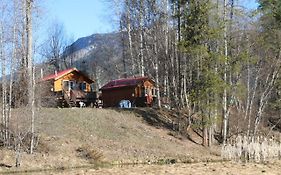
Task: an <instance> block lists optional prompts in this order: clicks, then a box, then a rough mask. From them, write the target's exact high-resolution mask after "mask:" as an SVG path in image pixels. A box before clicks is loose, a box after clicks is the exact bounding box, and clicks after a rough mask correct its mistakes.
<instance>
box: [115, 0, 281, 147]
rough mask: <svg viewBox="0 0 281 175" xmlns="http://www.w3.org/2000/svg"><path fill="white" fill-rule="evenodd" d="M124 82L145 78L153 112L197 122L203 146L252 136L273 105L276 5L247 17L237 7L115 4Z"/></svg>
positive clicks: (213, 1)
mask: <svg viewBox="0 0 281 175" xmlns="http://www.w3.org/2000/svg"><path fill="white" fill-rule="evenodd" d="M114 3H115V4H114V6H116V7H118V8H117V13H116V14H118V15H119V17H120V21H119V26H120V32H121V33H122V36H121V37H122V40H121V41H122V46H123V61H122V62H123V67H124V71H123V72H124V75H125V76H133V75H141V76H144V75H147V76H151V77H153V78H154V80H155V83H156V86H157V96H158V98H157V106H158V107H161V106H166V107H167V106H168V107H170V108H173V109H176V110H179V111H180V110H182V109H187V110H188V121H189V122H191V121H192V120H193V118H197V119H200V120H201V129H202V131H203V144H204V145H212V142H213V140H214V137H215V136H216V135H219V137H220V140H221V141H222V143H226V142H227V139H228V137H230V135H231V134H230V133H240V132H243V133H245V134H246V135H248V136H249V135H256V134H257V132H258V131H259V128H260V126H261V123H262V122H263V121H266V119H267V116H268V115H269V111H274V112H275V113H274V112H272V114H271V115H278V110H279V108H280V107H279V103H280V102H279V101H280V100H279V98H280V91H279V87H280V78H279V72H280V53H281V50H280V46H281V45H280V22H281V21H280V19H281V18H280V14H281V13H280V10H281V3H280V2H279V1H278V0H271V1H265V0H259V1H258V3H259V7H258V8H257V9H255V10H254V11H250V10H249V9H247V8H243V7H241V6H240V5H239V2H238V1H236V0H122V1H114Z"/></svg>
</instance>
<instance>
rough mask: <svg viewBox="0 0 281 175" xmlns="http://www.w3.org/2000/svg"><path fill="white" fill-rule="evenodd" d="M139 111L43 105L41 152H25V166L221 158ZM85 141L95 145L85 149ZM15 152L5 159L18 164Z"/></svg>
mask: <svg viewBox="0 0 281 175" xmlns="http://www.w3.org/2000/svg"><path fill="white" fill-rule="evenodd" d="M15 112H16V113H20V110H19V109H18V110H17V111H15ZM148 115H149V114H148ZM138 116H139V115H136V113H135V112H134V111H122V110H121V111H116V110H112V109H91V108H84V109H80V108H75V109H70V108H67V109H55V108H42V109H39V110H38V111H36V132H37V133H39V134H40V137H39V145H38V148H37V152H36V153H35V154H34V155H28V154H26V153H23V154H22V164H21V166H22V168H27V169H30V168H40V167H69V166H81V165H85V164H89V163H91V162H94V161H99V160H102V161H106V162H114V163H115V162H148V161H149V162H157V160H160V159H167V158H179V159H184V158H185V157H192V159H196V160H200V159H206V158H210V159H220V157H219V156H215V155H214V154H212V153H211V151H210V150H209V149H206V148H204V147H202V146H201V145H198V144H195V143H193V142H191V141H189V140H187V139H185V138H183V139H178V138H175V137H174V136H171V135H169V134H168V133H169V132H170V130H168V129H165V128H162V127H160V128H156V127H154V126H152V125H149V124H148V123H147V121H146V120H144V119H143V118H142V117H138ZM85 145H90V146H89V147H88V148H84V146H85ZM77 148H83V149H82V150H83V151H81V152H83V154H82V155H83V156H77V155H80V154H79V153H77ZM218 152H219V150H218ZM101 153H102V154H101ZM9 155H10V156H6V158H4V160H3V162H4V163H8V164H14V153H13V151H10V152H9ZM0 173H1V169H0Z"/></svg>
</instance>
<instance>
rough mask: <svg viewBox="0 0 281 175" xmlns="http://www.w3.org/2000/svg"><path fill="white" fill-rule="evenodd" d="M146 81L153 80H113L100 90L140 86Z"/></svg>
mask: <svg viewBox="0 0 281 175" xmlns="http://www.w3.org/2000/svg"><path fill="white" fill-rule="evenodd" d="M146 80H151V79H150V78H149V77H132V78H122V79H117V80H111V81H110V82H108V83H107V84H105V85H104V86H103V87H101V88H100V90H107V89H114V88H121V87H129V86H137V85H138V84H140V83H142V82H144V81H146ZM151 81H152V80H151Z"/></svg>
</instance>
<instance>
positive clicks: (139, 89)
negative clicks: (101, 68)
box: [100, 77, 156, 107]
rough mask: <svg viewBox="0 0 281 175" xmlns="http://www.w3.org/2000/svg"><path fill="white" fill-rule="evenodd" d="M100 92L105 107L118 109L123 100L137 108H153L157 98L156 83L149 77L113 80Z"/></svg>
mask: <svg viewBox="0 0 281 175" xmlns="http://www.w3.org/2000/svg"><path fill="white" fill-rule="evenodd" d="M100 90H101V91H102V100H103V106H104V107H117V106H118V104H119V102H120V101H121V100H129V101H130V102H131V104H132V106H137V107H144V106H152V104H153V101H154V99H155V97H156V90H155V83H154V81H153V80H152V79H150V78H149V77H133V78H123V79H118V80H112V81H110V82H108V83H107V84H105V85H104V86H103V87H102V88H100Z"/></svg>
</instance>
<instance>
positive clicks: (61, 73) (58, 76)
mask: <svg viewBox="0 0 281 175" xmlns="http://www.w3.org/2000/svg"><path fill="white" fill-rule="evenodd" d="M72 71H78V70H77V69H76V68H70V69H66V70H63V71H61V72H58V73H56V74H52V75H48V76H46V77H44V78H43V79H42V80H43V81H47V80H57V79H59V78H60V77H62V76H64V75H66V74H69V73H70V72H72Z"/></svg>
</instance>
